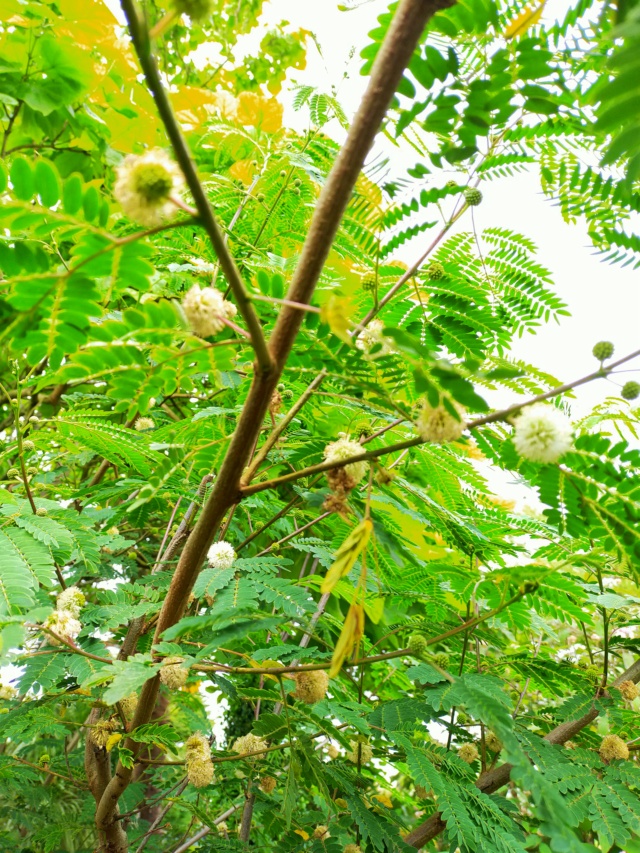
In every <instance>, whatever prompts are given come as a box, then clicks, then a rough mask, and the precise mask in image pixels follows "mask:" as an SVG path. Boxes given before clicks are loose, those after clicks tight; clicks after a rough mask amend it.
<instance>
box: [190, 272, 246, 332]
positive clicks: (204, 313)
mask: <svg viewBox="0 0 640 853" xmlns="http://www.w3.org/2000/svg"><path fill="white" fill-rule="evenodd" d="M182 310H183V311H184V314H185V317H186V318H187V320H188V322H189V326H190V327H191V331H192V332H193V333H194V334H195V335H198V337H199V338H208V337H209V336H210V335H217V334H218V332H221V331H222V329H224V327H225V325H226V322H225V321H226V320H232V319H233V318H234V317H235V316H236V314H237V313H238V309H237V308H236V306H235V305H234V304H233V302H228V301H227V300H226V299H225V298H224V296H223V295H222V294H221V293H220V291H219V290H216V288H215V287H200V285H198V284H194V285H193V287H192V288H191V289H190V290H188V291H187V293H186V294H185V297H184V299H183V300H182Z"/></svg>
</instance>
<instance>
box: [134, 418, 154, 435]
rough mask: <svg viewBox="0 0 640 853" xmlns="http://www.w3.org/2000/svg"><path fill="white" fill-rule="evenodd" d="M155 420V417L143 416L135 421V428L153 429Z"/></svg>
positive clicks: (139, 429) (140, 430)
mask: <svg viewBox="0 0 640 853" xmlns="http://www.w3.org/2000/svg"><path fill="white" fill-rule="evenodd" d="M154 426H155V422H154V420H153V418H147V417H141V418H138V420H137V421H136V423H135V428H136V429H137V430H138V432H146V430H148V429H153V428H154Z"/></svg>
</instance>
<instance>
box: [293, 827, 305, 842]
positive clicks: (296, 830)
mask: <svg viewBox="0 0 640 853" xmlns="http://www.w3.org/2000/svg"><path fill="white" fill-rule="evenodd" d="M293 831H294V832H295V834H296V835H299V836H300V838H302V839H303V840H304V841H308V840H309V833H308V832H305V831H304V829H294V830H293Z"/></svg>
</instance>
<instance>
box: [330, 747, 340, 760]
mask: <svg viewBox="0 0 640 853" xmlns="http://www.w3.org/2000/svg"><path fill="white" fill-rule="evenodd" d="M327 755H328V756H329V758H331V759H334V758H337V757H338V756H339V755H340V750H339V749H338V747H337V746H336V745H335V744H333V743H330V744H329V746H328V747H327Z"/></svg>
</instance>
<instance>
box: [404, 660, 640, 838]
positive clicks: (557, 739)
mask: <svg viewBox="0 0 640 853" xmlns="http://www.w3.org/2000/svg"><path fill="white" fill-rule="evenodd" d="M623 681H633V682H634V683H637V682H638V681H640V660H637V661H636V662H635V663H634V664H632V665H631V666H630V667H629V669H627V670H626V672H623V673H622V675H620V676H619V677H618V678H616V680H615V681H614V682H613V684H614V686H615V685H618V684H621V683H622V682H623ZM598 714H599V711H598V710H597V709H596V708H595V706H594V707H593V708H592V709H591V710H590V711H589V712H588V713H587V714H585V715H584V717H580V719H579V720H571V721H570V722H568V723H561V724H560V725H559V726H556V728H555V729H552V730H551V731H550V732H549V733H548V734H546V735H545V736H544V740H546V741H548V742H549V743H555V744H562V743H566V742H567V741H568V740H571V738H572V737H574V735H576V734H578V732H580V731H582V729H584V728H585V727H586V726H588V725H589V724H590V723H592V722H593V721H594V720H595V719H596V717H597V716H598ZM511 770H512V766H511V764H501V765H500V767H495V768H494V769H493V770H489V771H488V772H486V773H483V774H482V776H480V778H479V779H478V781H477V782H476V786H477V787H478V788H479V789H480V790H481V791H482V792H483V793H485V794H493V792H494V791H497V790H498V788H501V787H502V786H503V785H506V784H507V782H508V781H509V778H510V776H511ZM446 826H447V825H446V823H445V822H444V821H443V820H442V818H441V817H440V813H436V814H433V815H431V817H430V818H429V819H428V820H426V821H425V822H424V823H421V824H420V826H417V827H416V828H415V829H414V830H413V832H411V833H409V835H407V837H406V838H405V841H406V843H407V844H410V845H411V846H412V847H416V848H418V849H420V847H423V846H424V845H425V844H426V843H427V842H428V841H431V840H432V839H433V838H435V837H436V836H437V835H440V833H441V832H443V831H444V830H445V829H446Z"/></svg>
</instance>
